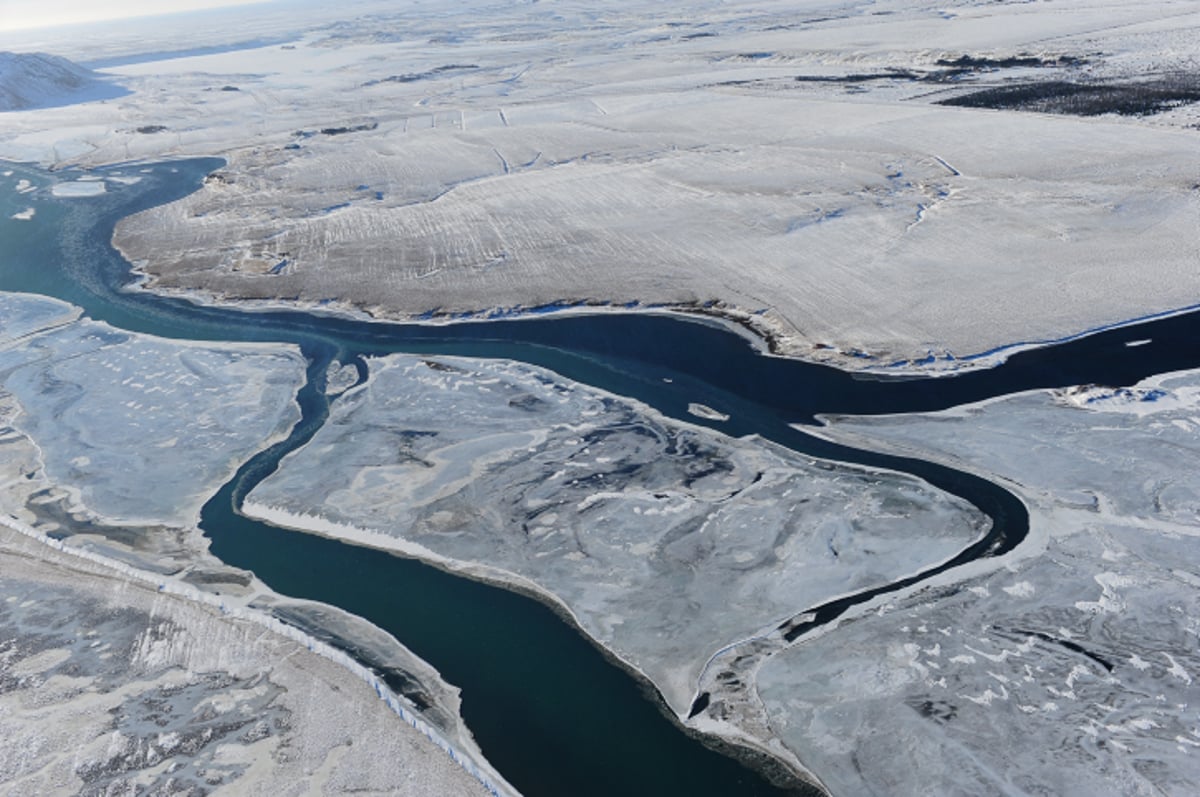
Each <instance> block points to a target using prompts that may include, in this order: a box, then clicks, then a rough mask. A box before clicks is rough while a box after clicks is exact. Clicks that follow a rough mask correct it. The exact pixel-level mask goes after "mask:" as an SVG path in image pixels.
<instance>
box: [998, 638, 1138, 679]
mask: <svg viewBox="0 0 1200 797" xmlns="http://www.w3.org/2000/svg"><path fill="white" fill-rule="evenodd" d="M1020 633H1022V634H1029V636H1031V637H1037V638H1038V639H1040V640H1042V641H1043V642H1052V643H1053V644H1055V645H1060V646H1062V647H1064V648H1066V649H1067V650H1070V651H1073V652H1075V653H1078V654H1079V655H1081V656H1086V657H1087V658H1089V659H1091V660H1092V661H1094V662H1096V663H1097V664H1099V665H1100V666H1101V667H1103V668H1104V669H1106V670H1108V671H1109V672H1112V671H1113V668H1114V667H1115V666H1116V665H1114V664H1113V663H1112V662H1111V661H1109V660H1108V659H1106V658H1104V657H1103V656H1101V655H1099V654H1098V653H1093V652H1092V651H1090V650H1088V649H1087V648H1085V647H1084V646H1083V645H1080V644H1077V643H1075V642H1071V641H1070V640H1067V639H1059V638H1058V637H1054V636H1050V635H1049V634H1043V633H1042V632H1041V631H1021V632H1020Z"/></svg>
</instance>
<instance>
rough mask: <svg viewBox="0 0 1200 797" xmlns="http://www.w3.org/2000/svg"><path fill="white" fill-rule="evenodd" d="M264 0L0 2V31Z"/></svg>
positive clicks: (63, 0) (12, 0) (23, 0)
mask: <svg viewBox="0 0 1200 797" xmlns="http://www.w3.org/2000/svg"><path fill="white" fill-rule="evenodd" d="M251 2H262V0H110V1H109V2H103V1H98V0H0V31H11V30H22V29H25V28H41V27H46V26H49V25H73V24H79V23H82V22H100V21H103V20H109V19H125V18H127V17H142V16H149V15H151V14H171V13H174V12H177V11H196V10H198V9H202V8H219V7H221V6H238V5H249V4H250V3H251Z"/></svg>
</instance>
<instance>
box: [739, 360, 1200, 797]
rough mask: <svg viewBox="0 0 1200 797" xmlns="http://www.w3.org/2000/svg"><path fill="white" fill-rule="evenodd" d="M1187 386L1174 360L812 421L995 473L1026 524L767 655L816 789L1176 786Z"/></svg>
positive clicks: (1195, 770) (1189, 569) (768, 671)
mask: <svg viewBox="0 0 1200 797" xmlns="http://www.w3.org/2000/svg"><path fill="white" fill-rule="evenodd" d="M1198 398H1200V371H1188V372H1183V373H1179V374H1173V375H1168V376H1163V377H1156V378H1153V379H1150V380H1147V381H1146V382H1144V383H1142V384H1140V385H1137V386H1135V387H1133V388H1131V389H1124V390H1118V391H1113V390H1105V389H1099V388H1088V389H1073V390H1068V391H1061V392H1046V391H1039V392H1034V393H1027V394H1021V395H1017V396H1012V397H1007V398H1002V399H998V400H995V401H991V402H987V403H984V404H981V405H977V406H969V407H964V408H959V409H955V410H949V411H947V412H943V413H938V414H933V415H927V416H911V415H910V416H896V417H892V418H834V419H832V421H831V425H830V426H829V427H827V429H826V430H825V434H827V435H829V436H830V437H833V438H834V439H838V440H841V441H843V442H849V443H851V444H854V445H863V446H868V447H875V448H880V447H886V448H887V449H889V450H892V451H897V452H901V453H903V454H905V455H908V456H919V457H927V458H932V459H938V460H941V461H944V462H946V463H947V464H951V465H953V466H955V467H962V468H968V469H970V470H974V471H976V472H978V473H981V474H983V475H985V476H988V477H990V478H996V479H998V480H1000V481H1001V482H1002V483H1004V484H1006V485H1007V486H1008V487H1009V488H1010V489H1012V490H1013V491H1014V492H1016V493H1017V494H1018V495H1020V496H1021V498H1022V499H1023V500H1024V501H1025V502H1026V504H1027V505H1028V506H1029V507H1030V515H1031V518H1030V525H1031V533H1030V537H1029V539H1028V540H1027V541H1026V542H1025V543H1024V544H1022V545H1021V546H1019V547H1018V548H1017V549H1016V550H1015V551H1013V552H1012V554H1010V555H1009V556H1007V557H1006V561H1004V562H1000V563H993V564H991V565H989V566H987V567H982V566H979V567H971V568H966V569H964V570H963V571H961V572H959V573H956V574H954V576H953V577H949V578H944V579H940V583H937V584H934V585H932V586H926V587H924V588H922V589H918V590H913V591H910V592H909V593H908V594H905V595H902V596H898V597H895V598H894V599H892V600H889V601H886V602H880V603H881V604H882V605H878V606H876V607H874V608H875V609H876V610H874V611H865V612H860V613H859V615H858V616H857V617H855V618H854V619H853V620H851V621H843V622H842V623H841V624H840V625H839V627H838V628H836V629H834V630H831V631H829V632H828V633H826V634H824V635H823V636H820V637H818V638H816V639H813V640H809V641H802V642H801V643H800V644H798V645H797V646H795V647H793V648H791V649H789V650H786V651H784V652H782V653H780V654H778V655H777V656H775V657H774V658H772V659H770V660H768V661H767V662H766V663H765V664H764V665H763V666H762V668H761V669H760V670H759V673H758V676H759V677H758V685H759V694H760V696H761V698H762V700H763V702H764V704H765V706H766V712H767V714H768V716H769V718H770V728H771V730H772V732H773V733H775V734H777V735H778V736H779V737H780V738H782V739H783V740H785V742H786V743H788V744H792V745H796V746H803V747H804V748H805V750H806V751H807V752H806V757H805V760H806V762H807V763H809V765H810V766H812V767H813V768H814V769H815V770H816V771H817V772H820V773H821V776H822V778H823V779H824V780H825V782H826V783H827V784H828V785H829V786H830V787H831V789H832V790H833V791H834V793H844V794H865V793H889V794H914V793H937V794H948V793H972V794H1012V793H1023V794H1024V793H1053V794H1063V795H1068V794H1070V795H1093V794H1114V793H1121V794H1191V793H1195V792H1196V791H1197V789H1200V760H1198V759H1197V757H1196V755H1197V749H1200V722H1198V718H1197V712H1196V705H1197V701H1200V655H1198V654H1197V645H1196V635H1197V633H1198V631H1200V627H1198V624H1197V619H1196V618H1197V617H1198V616H1200V590H1198V589H1197V588H1198V587H1200V576H1198V575H1197V573H1198V572H1200V556H1198V555H1197V553H1196V543H1197V537H1198V536H1200V476H1198V474H1200V469H1198V468H1197V462H1198V461H1200V437H1198V435H1197V432H1198V431H1200V400H1198ZM835 651H836V655H834V652H835Z"/></svg>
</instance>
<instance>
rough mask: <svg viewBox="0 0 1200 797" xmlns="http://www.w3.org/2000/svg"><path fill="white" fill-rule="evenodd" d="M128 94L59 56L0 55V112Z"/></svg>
mask: <svg viewBox="0 0 1200 797" xmlns="http://www.w3.org/2000/svg"><path fill="white" fill-rule="evenodd" d="M126 93H128V92H126V91H125V90H124V89H122V88H121V87H119V86H117V85H115V84H112V83H110V82H108V81H107V80H105V79H104V78H103V77H101V76H100V75H98V74H97V73H95V72H93V71H92V70H90V69H88V68H86V67H82V66H80V65H79V64H76V63H73V62H71V61H68V60H67V59H66V58H62V57H60V56H57V55H49V54H47V53H8V52H0V111H20V110H29V109H34V108H51V107H55V106H59V105H71V104H73V103H77V102H88V101H91V100H103V99H111V98H113V97H119V96H121V95H123V94H126Z"/></svg>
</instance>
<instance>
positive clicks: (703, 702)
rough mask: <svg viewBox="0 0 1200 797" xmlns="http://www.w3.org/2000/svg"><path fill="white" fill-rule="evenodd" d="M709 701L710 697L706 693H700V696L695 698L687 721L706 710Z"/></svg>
mask: <svg viewBox="0 0 1200 797" xmlns="http://www.w3.org/2000/svg"><path fill="white" fill-rule="evenodd" d="M711 699H712V696H711V695H710V694H709V693H708V692H701V693H700V696H699V697H697V698H696V701H695V702H694V703H692V710H691V711H689V712H688V719H691V718H692V717H694V716H696V715H697V714H699V713H700V712H701V711H704V709H706V708H708V701H709V700H711Z"/></svg>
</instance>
